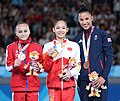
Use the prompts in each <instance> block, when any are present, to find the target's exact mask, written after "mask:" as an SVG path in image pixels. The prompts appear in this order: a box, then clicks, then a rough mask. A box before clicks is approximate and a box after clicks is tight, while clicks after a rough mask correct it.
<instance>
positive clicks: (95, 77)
mask: <svg viewBox="0 0 120 101" xmlns="http://www.w3.org/2000/svg"><path fill="white" fill-rule="evenodd" d="M88 76H89V80H90V83H89V85H87V86H86V89H87V90H90V89H91V93H90V94H89V95H88V96H89V97H92V96H96V97H100V94H99V92H101V90H98V89H96V88H94V87H93V86H92V84H93V83H94V82H95V81H96V80H98V78H99V76H98V73H97V72H96V71H93V72H92V73H90V74H88ZM101 88H102V89H107V87H106V86H104V85H102V86H101Z"/></svg>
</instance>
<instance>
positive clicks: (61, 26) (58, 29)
mask: <svg viewBox="0 0 120 101" xmlns="http://www.w3.org/2000/svg"><path fill="white" fill-rule="evenodd" d="M68 30H69V29H68V28H67V24H66V22H65V21H63V20H59V21H57V22H56V24H55V26H54V28H53V32H54V33H55V35H56V39H64V38H65V36H66V33H67V32H68Z"/></svg>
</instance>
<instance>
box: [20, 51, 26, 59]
mask: <svg viewBox="0 0 120 101" xmlns="http://www.w3.org/2000/svg"><path fill="white" fill-rule="evenodd" d="M25 58H26V56H25V54H24V53H23V52H20V53H19V54H18V59H20V60H21V61H22V60H24V59H25Z"/></svg>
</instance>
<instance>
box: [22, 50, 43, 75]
mask: <svg viewBox="0 0 120 101" xmlns="http://www.w3.org/2000/svg"><path fill="white" fill-rule="evenodd" d="M29 57H30V59H31V61H30V62H28V64H25V66H24V68H25V69H26V68H27V67H28V66H30V68H29V72H27V73H26V75H35V76H38V73H37V71H40V72H43V70H44V69H43V66H42V64H40V63H39V62H38V59H39V53H38V52H37V51H32V52H30V53H29ZM33 68H34V69H35V68H36V69H35V70H34V69H33Z"/></svg>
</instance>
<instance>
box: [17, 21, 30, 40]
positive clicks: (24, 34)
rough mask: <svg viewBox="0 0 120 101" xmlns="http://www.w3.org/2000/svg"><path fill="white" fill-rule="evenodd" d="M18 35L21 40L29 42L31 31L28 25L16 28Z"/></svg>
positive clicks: (20, 25) (24, 24) (23, 24)
mask: <svg viewBox="0 0 120 101" xmlns="http://www.w3.org/2000/svg"><path fill="white" fill-rule="evenodd" d="M16 35H17V36H18V38H19V39H21V40H27V39H28V37H29V35H30V29H29V27H28V25H27V24H26V23H22V24H19V25H17V26H16Z"/></svg>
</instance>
